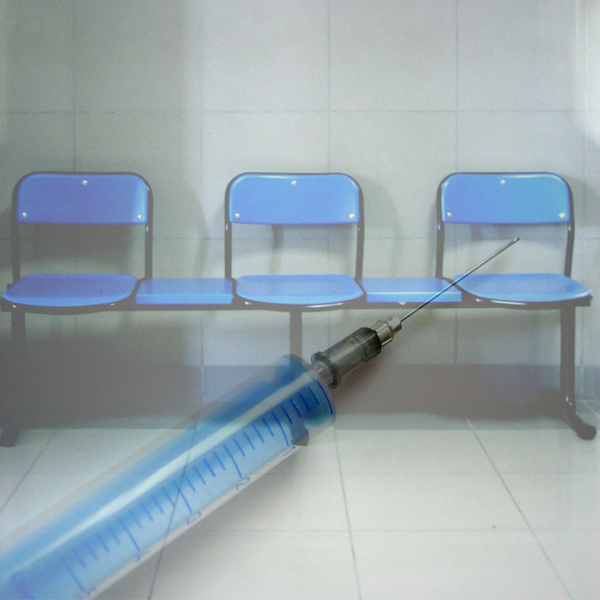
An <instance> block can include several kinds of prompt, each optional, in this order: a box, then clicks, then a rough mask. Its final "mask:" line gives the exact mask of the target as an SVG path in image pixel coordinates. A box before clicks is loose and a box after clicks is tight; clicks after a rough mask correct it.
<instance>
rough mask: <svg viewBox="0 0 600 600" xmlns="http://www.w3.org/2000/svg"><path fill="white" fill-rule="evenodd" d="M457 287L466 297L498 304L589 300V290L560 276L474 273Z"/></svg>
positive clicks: (549, 274)
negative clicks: (470, 295)
mask: <svg viewBox="0 0 600 600" xmlns="http://www.w3.org/2000/svg"><path fill="white" fill-rule="evenodd" d="M459 285H460V287H461V288H462V289H463V290H464V291H465V292H468V293H469V294H473V295H474V296H478V297H480V298H486V299H488V300H496V301H501V302H502V301H505V302H521V303H527V304H529V303H539V302H542V303H543V302H548V303H551V302H568V301H582V300H589V299H591V297H592V291H591V290H590V289H589V288H587V287H585V286H584V285H581V284H580V283H577V282H576V281H574V280H573V279H571V278H569V277H566V276H565V275H561V274H560V273H515V274H509V273H497V274H473V275H470V276H469V277H467V278H466V279H463V281H461V282H460V284H459Z"/></svg>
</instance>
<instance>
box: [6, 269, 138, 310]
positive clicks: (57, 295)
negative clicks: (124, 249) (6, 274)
mask: <svg viewBox="0 0 600 600" xmlns="http://www.w3.org/2000/svg"><path fill="white" fill-rule="evenodd" d="M137 281H138V280H137V278H136V277H134V276H133V275H104V274H99V275H25V276H24V277H21V279H19V280H18V281H17V282H16V283H15V284H14V285H13V286H12V287H11V288H10V289H9V290H8V291H7V292H6V293H5V294H4V295H3V296H2V298H3V299H4V300H6V301H7V302H10V303H12V304H15V305H24V306H36V307H48V308H75V307H85V306H101V305H104V304H113V303H115V302H121V301H123V300H126V299H127V298H128V297H129V296H131V294H132V293H133V291H134V289H135V286H136V284H137Z"/></svg>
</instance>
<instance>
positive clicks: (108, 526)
mask: <svg viewBox="0 0 600 600" xmlns="http://www.w3.org/2000/svg"><path fill="white" fill-rule="evenodd" d="M106 529H108V531H109V532H110V533H111V535H112V536H113V537H114V538H115V542H117V544H119V546H120V545H121V540H120V539H119V538H118V537H117V534H116V533H115V532H114V530H113V528H112V527H111V526H110V525H107V526H106Z"/></svg>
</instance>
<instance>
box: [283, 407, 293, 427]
mask: <svg viewBox="0 0 600 600" xmlns="http://www.w3.org/2000/svg"><path fill="white" fill-rule="evenodd" d="M281 410H282V411H283V414H284V415H285V416H286V418H287V420H288V422H289V424H290V425H291V424H292V423H293V421H292V419H291V418H290V415H289V414H288V411H287V410H285V408H284V407H283V406H282V407H281Z"/></svg>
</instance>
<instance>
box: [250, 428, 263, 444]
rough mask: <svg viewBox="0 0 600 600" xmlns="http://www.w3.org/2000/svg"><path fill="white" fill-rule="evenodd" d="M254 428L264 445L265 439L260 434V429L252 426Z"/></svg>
mask: <svg viewBox="0 0 600 600" xmlns="http://www.w3.org/2000/svg"><path fill="white" fill-rule="evenodd" d="M252 427H253V428H254V431H256V435H257V436H258V439H259V440H260V441H261V442H262V443H263V444H264V443H265V438H263V436H262V435H261V434H260V431H259V430H258V427H257V426H256V425H252Z"/></svg>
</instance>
